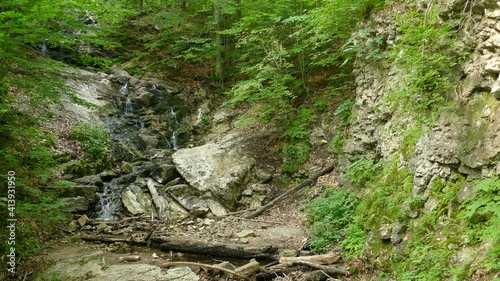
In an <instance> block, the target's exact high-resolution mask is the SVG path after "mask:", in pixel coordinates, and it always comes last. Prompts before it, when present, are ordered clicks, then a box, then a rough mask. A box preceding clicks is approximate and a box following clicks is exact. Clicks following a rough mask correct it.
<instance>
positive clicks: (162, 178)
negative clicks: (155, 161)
mask: <svg viewBox="0 0 500 281" xmlns="http://www.w3.org/2000/svg"><path fill="white" fill-rule="evenodd" d="M177 177H178V174H177V170H176V169H175V166H174V165H169V164H161V165H160V167H159V169H158V172H156V173H155V174H154V176H153V178H154V179H155V180H156V181H157V182H159V183H168V182H170V181H172V180H174V179H175V178H177Z"/></svg>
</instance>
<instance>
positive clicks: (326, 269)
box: [294, 261, 349, 275]
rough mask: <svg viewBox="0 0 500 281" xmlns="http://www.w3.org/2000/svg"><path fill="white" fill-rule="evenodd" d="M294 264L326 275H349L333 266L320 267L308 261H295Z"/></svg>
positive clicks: (347, 272)
mask: <svg viewBox="0 0 500 281" xmlns="http://www.w3.org/2000/svg"><path fill="white" fill-rule="evenodd" d="M294 264H297V265H307V266H309V267H312V268H316V269H319V270H322V271H324V272H326V273H328V274H337V275H349V271H347V270H345V269H343V268H340V267H337V266H333V265H321V264H319V263H314V262H309V261H295V262H294Z"/></svg>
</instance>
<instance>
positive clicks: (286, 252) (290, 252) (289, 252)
mask: <svg viewBox="0 0 500 281" xmlns="http://www.w3.org/2000/svg"><path fill="white" fill-rule="evenodd" d="M298 255H299V251H297V250H291V249H285V250H283V251H281V252H280V257H296V256H298Z"/></svg>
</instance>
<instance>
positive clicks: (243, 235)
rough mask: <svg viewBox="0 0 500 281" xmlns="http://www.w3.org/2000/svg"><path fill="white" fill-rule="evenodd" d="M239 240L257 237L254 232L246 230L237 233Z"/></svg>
mask: <svg viewBox="0 0 500 281" xmlns="http://www.w3.org/2000/svg"><path fill="white" fill-rule="evenodd" d="M236 237H238V238H246V237H255V232H254V231H253V230H249V229H245V230H242V231H240V232H238V233H236Z"/></svg>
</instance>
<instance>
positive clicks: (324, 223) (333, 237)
mask: <svg viewBox="0 0 500 281" xmlns="http://www.w3.org/2000/svg"><path fill="white" fill-rule="evenodd" d="M357 202H358V199H357V198H356V196H355V195H354V194H351V193H350V192H348V191H347V190H343V189H332V188H328V189H327V190H326V191H325V192H324V194H323V195H322V197H320V198H317V199H315V200H313V201H311V202H308V203H307V204H306V205H305V206H304V208H305V210H306V212H307V218H308V223H309V224H310V225H311V228H310V230H309V231H310V234H311V237H312V241H311V245H312V247H313V249H314V250H315V251H318V252H322V251H326V250H327V249H328V247H329V246H331V245H333V244H335V243H338V242H340V241H341V240H342V239H344V238H345V237H346V229H347V227H348V226H349V224H350V223H352V222H353V216H354V209H355V207H356V204H357ZM358 231H359V229H358V230H356V229H354V227H353V229H351V230H350V231H349V232H350V234H351V236H350V240H348V241H349V242H346V248H348V249H349V251H351V253H356V252H357V250H358V249H359V245H358V244H359V243H358V242H355V240H360V239H361V238H360V235H358V234H359V232H358ZM355 232H358V233H357V234H356V235H355V234H354V233H355Z"/></svg>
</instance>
